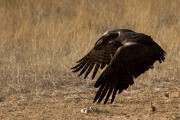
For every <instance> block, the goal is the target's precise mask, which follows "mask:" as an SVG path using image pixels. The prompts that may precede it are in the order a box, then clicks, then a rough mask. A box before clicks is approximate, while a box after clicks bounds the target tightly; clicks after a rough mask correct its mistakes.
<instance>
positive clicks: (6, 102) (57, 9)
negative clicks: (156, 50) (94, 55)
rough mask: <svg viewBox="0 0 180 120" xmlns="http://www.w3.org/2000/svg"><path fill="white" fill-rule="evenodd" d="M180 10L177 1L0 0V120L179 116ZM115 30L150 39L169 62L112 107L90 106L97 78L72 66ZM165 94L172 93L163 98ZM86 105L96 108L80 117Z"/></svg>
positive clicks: (141, 79) (137, 82) (155, 70)
mask: <svg viewBox="0 0 180 120" xmlns="http://www.w3.org/2000/svg"><path fill="white" fill-rule="evenodd" d="M179 11H180V1H179V0H143V1H141V0H128V1H127V0H114V1H110V0H102V1H100V0H99V1H92V0H76V1H74V0H59V1H58V0H52V1H49V0H26V1H24V0H0V21H1V22H0V43H1V44H0V111H1V112H0V118H1V119H50V120H51V119H138V118H139V119H154V118H157V119H178V117H179V118H180V106H179V105H180V96H178V95H177V94H178V92H177V91H180V80H179V79H180V71H179V70H180V40H179V38H180V34H179V33H180V14H179ZM114 28H130V29H133V30H135V31H138V32H143V33H146V34H149V35H151V36H152V37H153V38H154V40H155V41H156V42H157V43H158V44H160V46H162V47H163V48H164V49H165V50H166V52H167V59H166V61H165V62H164V63H163V64H162V65H159V64H156V66H155V69H153V70H150V71H148V72H146V74H144V75H142V76H140V77H139V78H138V79H137V80H136V83H135V85H134V86H132V87H131V88H130V89H129V90H127V91H125V92H124V93H122V94H121V95H119V96H118V97H117V99H116V101H115V103H114V104H112V105H106V106H104V105H96V104H92V99H93V97H94V92H95V89H94V88H93V86H92V84H93V82H94V81H91V80H89V79H87V80H82V78H77V76H76V75H74V74H72V73H71V71H70V68H71V67H72V66H73V64H74V63H75V61H77V60H78V59H80V58H81V57H82V56H83V55H85V54H86V53H87V52H88V51H89V50H90V49H91V48H92V46H93V45H94V43H95V42H96V40H97V38H98V37H99V36H100V35H101V34H102V33H103V32H104V31H106V30H107V29H114ZM166 92H169V93H170V94H175V96H172V97H170V99H166V98H165V96H164V94H165V93H166ZM151 102H154V103H156V107H157V111H156V112H155V113H152V112H151V111H150V103H151ZM86 106H97V107H98V109H100V111H99V112H98V113H92V114H88V115H84V114H82V113H80V109H81V108H83V107H86Z"/></svg>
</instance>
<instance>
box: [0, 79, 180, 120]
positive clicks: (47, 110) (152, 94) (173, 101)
mask: <svg viewBox="0 0 180 120" xmlns="http://www.w3.org/2000/svg"><path fill="white" fill-rule="evenodd" d="M72 81H74V82H72ZM172 81H174V82H172ZM141 82H142V81H141V80H137V81H136V83H137V84H135V85H134V86H133V87H131V88H129V89H128V90H127V91H124V92H123V93H122V94H120V95H118V96H117V97H116V100H115V102H114V103H113V104H107V105H103V104H95V103H93V102H92V101H93V98H94V95H95V91H96V90H95V89H94V88H93V81H89V82H87V81H84V80H81V79H77V78H75V77H70V78H69V80H66V81H63V82H61V84H62V85H61V86H59V88H58V89H56V90H51V91H50V90H47V91H43V92H42V91H41V92H40V93H38V92H37V93H36V94H35V93H31V92H28V91H26V92H25V93H22V92H20V93H16V94H13V95H9V96H1V101H0V111H1V112H0V118H1V119H2V120H7V119H8V120H14V119H18V120H19V119H22V120H25V119H26V120H28V119H34V120H41V119H43V120H52V119H57V120H66V119H67V120H70V119H72V120H80V119H81V120H91V119H92V120H93V119H99V120H119V119H122V120H179V119H180V90H179V89H175V88H174V87H173V86H175V84H173V83H176V84H180V82H179V80H167V79H159V80H157V79H155V80H149V82H151V83H150V84H144V83H143V82H142V83H141ZM151 103H153V104H154V106H155V111H152V106H151ZM88 106H92V107H97V109H98V111H97V112H93V113H87V114H86V113H81V112H80V111H81V109H82V108H84V107H88Z"/></svg>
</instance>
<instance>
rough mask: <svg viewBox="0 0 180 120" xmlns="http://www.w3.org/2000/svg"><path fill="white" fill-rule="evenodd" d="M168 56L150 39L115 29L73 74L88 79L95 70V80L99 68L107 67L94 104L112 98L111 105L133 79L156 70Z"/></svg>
mask: <svg viewBox="0 0 180 120" xmlns="http://www.w3.org/2000/svg"><path fill="white" fill-rule="evenodd" d="M165 54H166V53H165V51H164V50H163V49H162V48H161V47H160V46H159V45H158V44H157V43H156V42H154V41H153V39H152V38H151V37H150V36H148V35H145V34H143V33H136V32H134V31H132V30H129V29H116V30H112V31H107V32H105V33H104V35H103V36H102V37H101V38H99V40H98V41H97V42H96V43H95V46H94V48H93V49H92V50H91V51H90V52H89V53H88V54H87V55H86V56H84V57H83V58H82V59H81V60H79V61H78V62H77V65H76V66H75V67H73V68H72V69H73V72H78V71H80V74H79V76H81V75H82V74H83V73H85V76H84V78H86V77H87V76H88V75H89V73H90V72H91V71H92V70H93V68H94V70H93V74H92V79H93V78H94V77H95V75H96V73H97V71H98V69H99V68H100V69H103V68H104V67H106V66H107V67H106V69H105V70H104V71H103V73H102V74H101V75H100V76H99V78H98V79H97V81H96V83H95V85H94V87H96V88H99V90H98V91H97V93H96V96H95V98H94V102H96V101H97V102H98V103H100V102H101V101H102V100H103V99H104V98H105V100H104V104H106V103H107V102H108V100H109V97H110V96H112V97H111V103H112V102H113V101H114V99H115V96H116V93H117V92H118V93H119V94H120V93H121V92H122V91H123V90H125V89H127V88H128V87H129V86H130V85H132V84H133V83H134V81H133V78H137V77H138V76H139V75H140V74H142V73H144V72H145V71H146V70H148V69H149V68H153V64H154V63H155V61H159V62H160V63H161V62H162V61H164V60H165Z"/></svg>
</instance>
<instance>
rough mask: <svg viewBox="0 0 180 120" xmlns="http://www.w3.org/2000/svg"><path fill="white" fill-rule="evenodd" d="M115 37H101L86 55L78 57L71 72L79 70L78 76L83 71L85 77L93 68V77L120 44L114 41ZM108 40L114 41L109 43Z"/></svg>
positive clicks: (107, 61)
mask: <svg viewBox="0 0 180 120" xmlns="http://www.w3.org/2000/svg"><path fill="white" fill-rule="evenodd" d="M115 37H116V36H115ZM115 37H114V36H104V37H101V38H100V39H99V40H98V42H96V44H95V46H94V48H93V49H92V50H91V51H90V52H89V53H88V54H87V55H86V56H84V57H83V58H82V59H80V60H79V61H78V62H77V65H76V66H75V67H73V68H72V69H73V72H78V71H80V73H79V76H81V75H82V74H83V73H85V76H84V78H86V77H87V76H88V74H89V73H90V72H91V71H92V69H93V68H94V71H93V74H92V79H93V78H94V77H95V75H96V73H97V71H98V69H99V68H101V69H103V68H104V67H105V66H106V65H107V64H109V63H110V61H111V58H112V56H113V55H114V53H115V52H116V51H117V49H118V47H119V46H120V45H122V44H121V43H120V42H119V41H116V39H115ZM110 41H114V43H111V42H110Z"/></svg>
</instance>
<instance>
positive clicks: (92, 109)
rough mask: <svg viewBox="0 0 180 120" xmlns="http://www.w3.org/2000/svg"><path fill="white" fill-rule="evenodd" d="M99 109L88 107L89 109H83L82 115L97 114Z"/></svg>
mask: <svg viewBox="0 0 180 120" xmlns="http://www.w3.org/2000/svg"><path fill="white" fill-rule="evenodd" d="M97 111H98V109H97V108H96V107H87V108H83V109H81V112H82V113H92V112H97Z"/></svg>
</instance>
